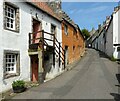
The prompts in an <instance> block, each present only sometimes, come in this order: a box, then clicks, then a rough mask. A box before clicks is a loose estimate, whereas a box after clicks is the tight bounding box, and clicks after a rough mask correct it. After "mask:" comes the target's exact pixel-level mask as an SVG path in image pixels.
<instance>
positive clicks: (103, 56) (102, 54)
mask: <svg viewBox="0 0 120 101" xmlns="http://www.w3.org/2000/svg"><path fill="white" fill-rule="evenodd" d="M98 53H99V56H100V57H101V58H107V59H110V58H109V57H108V56H107V55H106V54H105V53H103V52H101V51H98Z"/></svg>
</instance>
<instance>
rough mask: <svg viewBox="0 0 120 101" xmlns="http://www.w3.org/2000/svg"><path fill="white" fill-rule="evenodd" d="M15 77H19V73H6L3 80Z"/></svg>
mask: <svg viewBox="0 0 120 101" xmlns="http://www.w3.org/2000/svg"><path fill="white" fill-rule="evenodd" d="M15 76H19V73H6V74H5V75H4V79H8V78H11V77H15Z"/></svg>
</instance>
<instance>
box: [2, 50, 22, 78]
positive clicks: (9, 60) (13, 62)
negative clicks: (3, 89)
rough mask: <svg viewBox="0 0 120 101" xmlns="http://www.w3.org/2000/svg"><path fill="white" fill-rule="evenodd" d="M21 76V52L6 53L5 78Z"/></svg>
mask: <svg viewBox="0 0 120 101" xmlns="http://www.w3.org/2000/svg"><path fill="white" fill-rule="evenodd" d="M19 74H20V54H19V52H16V51H15V52H14V51H7V50H5V52H4V76H5V78H8V77H11V76H16V75H19Z"/></svg>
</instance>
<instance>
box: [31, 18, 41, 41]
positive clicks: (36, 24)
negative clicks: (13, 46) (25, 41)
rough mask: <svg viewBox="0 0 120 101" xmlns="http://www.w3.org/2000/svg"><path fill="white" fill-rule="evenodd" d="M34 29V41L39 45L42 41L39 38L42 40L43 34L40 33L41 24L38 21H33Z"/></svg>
mask: <svg viewBox="0 0 120 101" xmlns="http://www.w3.org/2000/svg"><path fill="white" fill-rule="evenodd" d="M32 28H33V39H35V40H33V43H39V40H40V39H37V38H40V37H41V36H42V33H41V32H39V31H41V30H42V26H41V22H40V21H38V20H36V19H33V25H32Z"/></svg>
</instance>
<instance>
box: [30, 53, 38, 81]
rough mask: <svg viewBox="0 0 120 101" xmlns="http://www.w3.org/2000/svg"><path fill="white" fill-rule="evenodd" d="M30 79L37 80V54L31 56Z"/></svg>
mask: <svg viewBox="0 0 120 101" xmlns="http://www.w3.org/2000/svg"><path fill="white" fill-rule="evenodd" d="M31 67H32V81H33V82H37V81H38V56H37V55H35V56H31Z"/></svg>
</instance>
